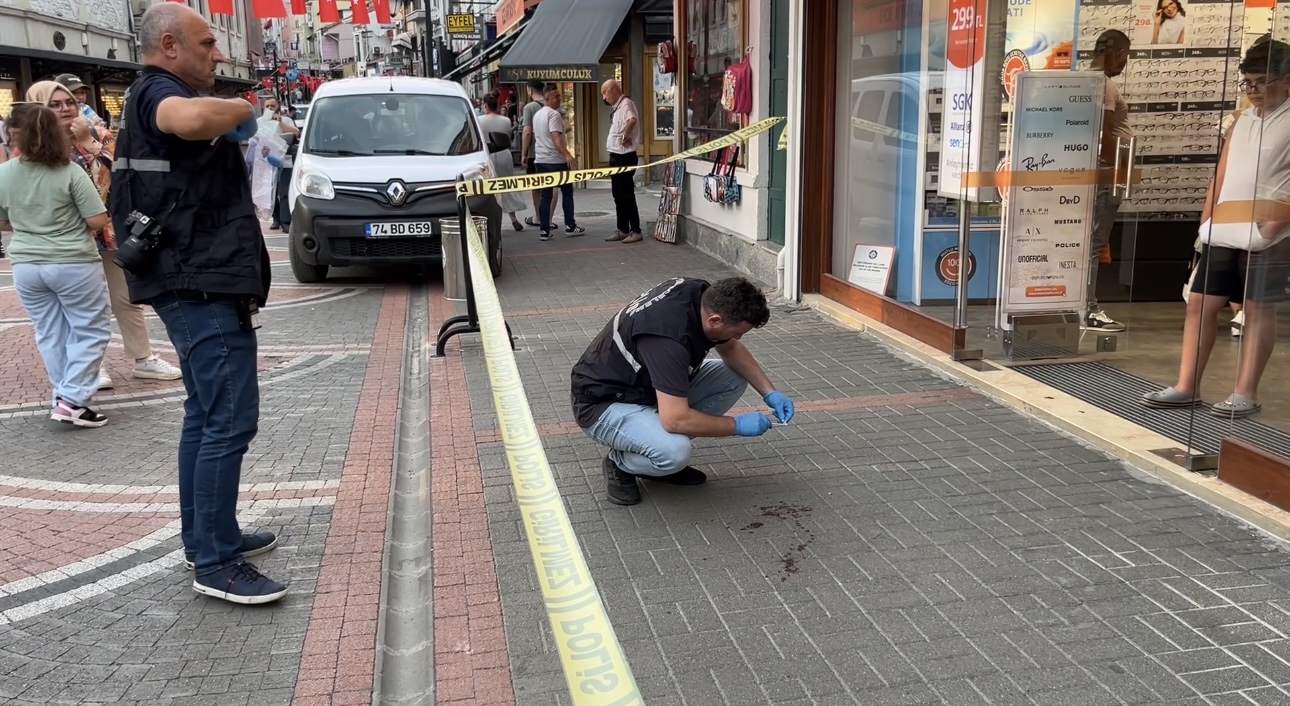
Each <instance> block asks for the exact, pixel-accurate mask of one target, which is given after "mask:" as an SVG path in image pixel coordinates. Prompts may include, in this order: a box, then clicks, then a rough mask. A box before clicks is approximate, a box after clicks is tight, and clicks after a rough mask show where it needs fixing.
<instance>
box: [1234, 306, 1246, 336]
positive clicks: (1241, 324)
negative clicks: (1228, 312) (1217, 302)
mask: <svg viewBox="0 0 1290 706" xmlns="http://www.w3.org/2000/svg"><path fill="white" fill-rule="evenodd" d="M1244 328H1245V310H1244V309H1242V310H1240V311H1238V312H1236V316H1233V317H1232V338H1240V337H1241V331H1242V329H1244Z"/></svg>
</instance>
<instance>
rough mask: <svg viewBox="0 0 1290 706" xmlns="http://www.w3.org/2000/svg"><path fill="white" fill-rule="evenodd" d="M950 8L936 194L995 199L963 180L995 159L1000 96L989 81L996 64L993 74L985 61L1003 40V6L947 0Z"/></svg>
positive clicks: (994, 0) (985, 0) (983, 0)
mask: <svg viewBox="0 0 1290 706" xmlns="http://www.w3.org/2000/svg"><path fill="white" fill-rule="evenodd" d="M991 5H993V6H994V7H993V8H991ZM948 9H949V17H948V20H947V24H946V33H945V84H944V85H945V93H944V96H945V101H944V105H943V106H942V108H941V147H940V162H939V176H940V183H939V184H938V188H937V193H938V194H940V195H941V196H946V197H948V198H952V199H963V200H966V201H982V200H987V201H989V200H994V197H995V195H996V192H995V190H994V189H993V188H988V189H983V188H980V187H979V186H971V185H970V184H969V183H968V179H966V178H965V177H966V175H968V174H976V173H979V172H980V171H981V167H982V165H983V164H989V165H990V166H991V168H993V166H994V163H995V161H996V160H997V159H998V152H999V142H998V133H999V121H998V106H999V96H998V95H997V94H998V90H997V89H998V84H997V83H995V81H994V80H993V78H995V77H997V76H998V73H997V72H998V68H997V66H998V62H997V61H995V62H994V66H995V68H994V70H993V71H991V70H990V67H989V66H987V61H986V57H989V56H991V55H992V52H990V51H988V50H987V45H993V46H998V43H997V42H1002V40H1003V37H1002V34H1003V32H1002V31H1001V29H1002V28H1003V25H1004V23H1003V17H1004V14H1005V13H1006V9H1007V5H1006V4H1005V2H1004V0H950V2H949V8H948ZM995 15H997V16H998V17H997V18H996V17H995ZM987 28H991V29H992V32H987ZM992 35H993V36H992ZM991 40H994V41H991ZM987 76H991V77H992V80H989V81H987V80H986V77H987ZM983 156H984V159H983Z"/></svg>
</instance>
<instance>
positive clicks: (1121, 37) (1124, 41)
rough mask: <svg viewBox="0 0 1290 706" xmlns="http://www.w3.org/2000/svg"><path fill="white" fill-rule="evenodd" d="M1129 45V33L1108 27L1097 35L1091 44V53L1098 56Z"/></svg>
mask: <svg viewBox="0 0 1290 706" xmlns="http://www.w3.org/2000/svg"><path fill="white" fill-rule="evenodd" d="M1129 45H1130V42H1129V35H1127V34H1125V33H1124V32H1121V31H1120V30H1118V29H1108V30H1106V31H1105V32H1103V33H1101V34H1099V35H1098V36H1097V41H1096V42H1095V43H1094V44H1093V55H1094V56H1100V55H1102V54H1105V53H1107V52H1108V51H1110V50H1112V49H1128V48H1129Z"/></svg>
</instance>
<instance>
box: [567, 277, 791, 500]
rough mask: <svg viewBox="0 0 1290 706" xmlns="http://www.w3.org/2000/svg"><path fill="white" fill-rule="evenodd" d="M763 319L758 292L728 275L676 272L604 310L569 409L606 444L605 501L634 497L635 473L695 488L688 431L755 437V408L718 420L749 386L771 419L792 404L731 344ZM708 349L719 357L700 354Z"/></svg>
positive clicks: (787, 415) (787, 417) (784, 414)
mask: <svg viewBox="0 0 1290 706" xmlns="http://www.w3.org/2000/svg"><path fill="white" fill-rule="evenodd" d="M769 320H770V308H769V306H768V305H767V303H766V295H765V294H762V292H761V290H759V289H757V286H756V285H754V284H753V283H752V282H749V281H748V280H746V279H744V278H742V277H732V278H730V279H723V280H721V281H719V282H715V283H712V284H709V283H708V282H706V281H704V280H701V279H689V278H684V277H676V278H674V279H669V280H666V281H664V282H662V283H660V284H658V285H656V286H655V287H653V288H652V289H650V290H649V291H648V292H645V293H644V294H642V295H640V296H639V297H637V298H636V299H634V300H633V301H632V302H631V303H630V304H628V305H627V306H626V307H624V308H623V309H622V311H619V312H618V313H617V314H615V315H614V318H612V319H610V321H609V323H608V324H606V325H605V327H604V329H602V330H601V331H600V334H599V335H598V336H596V338H595V340H593V341H592V342H591V345H590V346H588V347H587V350H586V351H585V352H583V354H582V357H581V358H579V359H578V362H577V363H575V364H574V366H573V374H572V382H573V384H572V398H573V415H574V419H576V420H577V422H578V426H580V427H582V430H583V432H585V433H586V434H587V436H590V437H591V438H592V439H595V440H596V441H598V442H600V443H601V444H604V445H605V446H608V447H609V454H608V455H607V456H605V461H604V464H603V467H604V471H605V482H606V484H607V486H608V495H609V502H611V503H614V504H616V505H635V504H637V503H639V502H640V501H641V493H640V488H639V487H638V486H637V484H636V479H637V478H638V477H639V478H648V479H650V480H655V481H659V482H663V483H672V484H674V485H699V484H701V483H703V482H704V481H706V480H707V476H706V475H705V474H704V473H703V471H700V470H698V469H697V468H694V467H692V466H690V465H688V464H689V463H690V450H691V439H693V438H695V437H702V436H708V437H727V436H741V437H755V436H761V435H762V434H765V433H766V432H767V431H770V428H771V420H770V417H768V416H766V415H765V414H763V413H762V412H747V413H745V414H741V415H739V416H738V417H728V416H724V415H725V414H726V412H729V411H730V408H731V407H734V405H735V403H736V402H738V401H739V398H740V397H742V396H743V394H744V391H745V390H747V389H748V386H749V385H750V384H751V385H752V386H753V389H755V390H757V393H758V394H759V395H761V396H762V400H763V401H764V402H765V403H766V405H767V406H769V407H770V409H771V410H772V411H773V412H774V413H775V417H776V418H777V419H778V421H779V423H781V424H787V423H788V422H789V421H791V420H792V419H793V414H794V409H793V402H792V401H791V400H789V399H788V397H787V396H786V395H784V394H783V393H781V392H778V391H777V390H775V386H774V385H773V384H771V381H770V378H768V377H767V376H766V372H765V371H764V370H762V367H761V365H760V364H758V362H757V359H756V358H754V357H753V355H752V353H751V352H750V351H749V350H748V348H747V347H745V346H744V344H743V342H742V341H741V340H740V339H741V338H743V336H744V335H745V334H747V333H748V332H749V331H752V330H753V329H755V328H761V327H762V326H765V325H766V322H767V321H769ZM713 349H716V351H717V354H718V355H719V356H720V360H708V359H706V358H707V355H708V352H709V351H711V350H713Z"/></svg>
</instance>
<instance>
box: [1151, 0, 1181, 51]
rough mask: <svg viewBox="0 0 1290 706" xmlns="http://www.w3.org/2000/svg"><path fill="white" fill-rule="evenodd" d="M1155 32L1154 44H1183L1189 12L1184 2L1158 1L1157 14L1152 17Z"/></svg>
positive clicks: (1152, 36)
mask: <svg viewBox="0 0 1290 706" xmlns="http://www.w3.org/2000/svg"><path fill="white" fill-rule="evenodd" d="M1151 19H1152V22H1153V23H1154V24H1155V30H1154V31H1153V32H1152V33H1151V43H1152V44H1182V43H1183V42H1184V40H1185V35H1186V34H1187V11H1186V10H1184V9H1183V6H1182V0H1157V1H1156V12H1155V14H1154V15H1152V17H1151Z"/></svg>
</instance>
